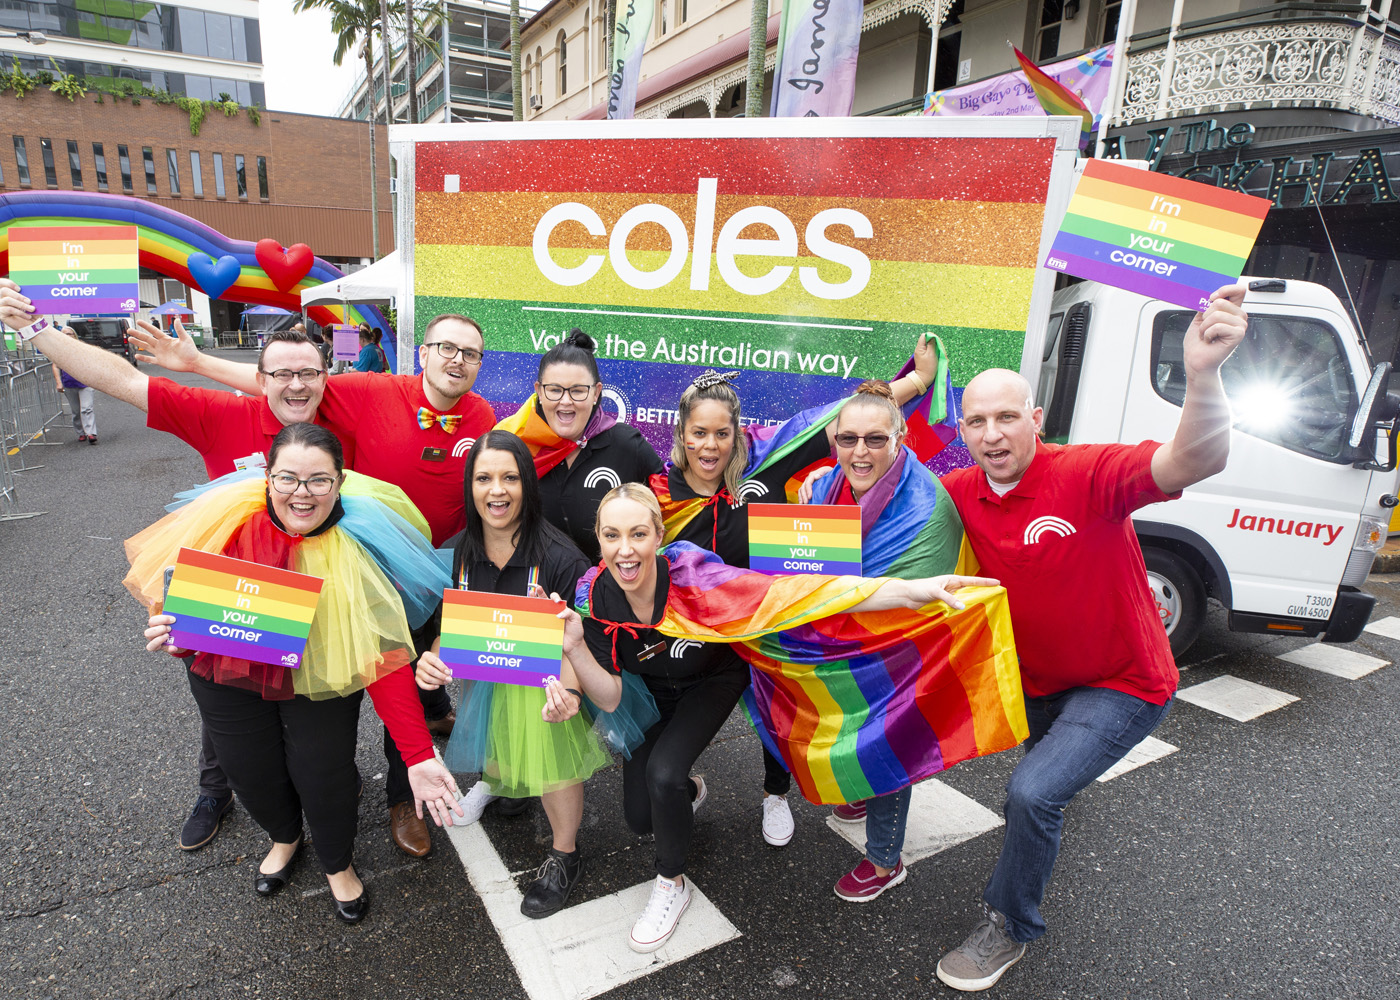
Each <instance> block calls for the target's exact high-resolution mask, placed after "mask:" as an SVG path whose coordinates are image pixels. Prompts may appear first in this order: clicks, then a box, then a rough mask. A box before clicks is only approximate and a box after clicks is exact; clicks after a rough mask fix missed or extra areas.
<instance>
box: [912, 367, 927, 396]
mask: <svg viewBox="0 0 1400 1000" xmlns="http://www.w3.org/2000/svg"><path fill="white" fill-rule="evenodd" d="M909 377H910V378H911V379H913V380H914V388H916V389H918V390H919V395H920V396H922V395H923V394H924V393H926V392H928V385H927V384H926V383H925V382H924V380H923V378H922V377H921V376H920V375H919V372H918V369H915V370H913V371H911V372H910V373H909Z"/></svg>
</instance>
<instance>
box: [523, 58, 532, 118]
mask: <svg viewBox="0 0 1400 1000" xmlns="http://www.w3.org/2000/svg"><path fill="white" fill-rule="evenodd" d="M520 78H521V80H523V81H524V83H525V111H526V113H527V114H528V113H529V111H530V98H531V97H533V96H534V94H535V63H534V60H533V59H531V58H530V55H529V53H526V54H525V71H524V72H523V73H521V74H520Z"/></svg>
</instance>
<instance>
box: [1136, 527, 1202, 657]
mask: <svg viewBox="0 0 1400 1000" xmlns="http://www.w3.org/2000/svg"><path fill="white" fill-rule="evenodd" d="M1142 558H1143V561H1144V562H1145V563H1146V564H1147V583H1148V586H1150V587H1151V588H1152V597H1153V600H1155V601H1156V603H1157V613H1158V614H1159V615H1161V617H1162V625H1163V626H1164V627H1165V628H1166V630H1167V639H1168V640H1169V641H1170V642H1171V646H1172V655H1173V656H1180V655H1181V654H1182V653H1184V652H1186V650H1187V649H1189V648H1190V646H1191V643H1193V642H1195V641H1196V636H1197V635H1199V634H1200V631H1201V625H1202V623H1203V622H1204V621H1205V615H1206V588H1205V585H1204V584H1202V583H1201V578H1200V577H1199V576H1197V575H1196V571H1195V570H1193V569H1192V568H1191V567H1190V566H1188V565H1187V564H1186V561H1185V560H1183V559H1182V558H1181V557H1180V556H1177V555H1174V554H1173V553H1171V552H1168V551H1166V550H1165V549H1153V548H1145V549H1143V550H1142Z"/></svg>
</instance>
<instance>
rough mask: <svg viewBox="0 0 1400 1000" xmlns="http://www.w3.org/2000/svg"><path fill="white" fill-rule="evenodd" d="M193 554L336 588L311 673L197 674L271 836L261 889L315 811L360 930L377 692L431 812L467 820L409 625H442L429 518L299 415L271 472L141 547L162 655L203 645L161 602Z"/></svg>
mask: <svg viewBox="0 0 1400 1000" xmlns="http://www.w3.org/2000/svg"><path fill="white" fill-rule="evenodd" d="M184 547H187V548H192V549H197V550H199V551H202V552H211V553H219V554H222V555H225V556H231V557H233V558H236V559H244V560H248V561H250V562H254V563H258V564H260V565H262V566H267V567H271V568H275V569H281V570H290V571H293V572H297V573H304V574H307V575H310V576H314V577H318V578H320V579H321V581H322V589H321V592H320V596H319V598H318V601H317V604H316V612H315V617H314V618H313V619H312V622H311V625H310V632H309V634H308V636H307V640H306V646H305V650H304V653H303V655H302V660H301V663H300V665H299V666H298V667H296V668H289V667H284V666H281V665H276V664H268V663H257V662H252V661H249V660H245V659H241V658H238V657H236V656H233V655H224V654H216V653H198V654H195V655H194V656H193V659H192V660H191V661H190V663H189V666H188V679H189V685H190V690H191V691H192V692H193V694H194V699H195V702H196V704H197V705H198V706H199V711H200V715H201V716H202V717H203V720H204V724H205V726H206V727H207V731H208V732H209V735H210V737H211V739H212V741H213V743H214V748H215V750H216V752H217V753H218V758H219V762H220V764H221V765H222V766H223V769H224V772H225V773H226V774H227V775H228V779H229V783H230V784H231V785H232V786H233V789H234V791H235V792H236V793H237V795H238V798H239V801H241V802H242V803H243V804H244V806H245V807H246V808H247V810H248V812H249V814H250V815H251V816H252V817H253V819H254V820H256V821H257V823H258V825H259V826H261V827H262V828H263V829H264V830H265V831H267V834H268V836H269V837H270V838H271V839H272V848H271V850H270V851H269V852H268V854H267V856H266V857H264V858H263V860H262V863H261V864H260V865H259V866H258V869H257V871H256V872H255V873H254V889H255V890H256V891H257V892H258V894H259V895H263V896H272V895H275V894H276V893H278V892H279V891H281V890H282V888H283V887H285V886H286V885H287V883H288V881H289V880H290V877H291V871H292V868H293V865H294V863H295V860H296V858H297V856H298V855H299V854H300V851H301V847H302V845H303V843H304V841H305V831H304V827H303V817H305V827H306V828H309V832H310V835H311V839H312V841H313V843H314V846H315V849H316V855H317V858H318V860H319V861H320V864H321V869H322V871H323V872H324V873H325V875H326V880H327V882H328V883H329V884H330V889H331V901H332V903H333V904H334V910H335V915H336V916H337V917H338V918H339V919H341V920H343V921H345V922H347V923H357V922H358V921H360V920H362V919H363V918H364V916H365V913H366V912H367V911H368V908H369V896H368V893H367V891H366V890H365V887H364V883H363V882H361V880H360V878H359V876H358V875H356V873H355V868H354V864H353V852H354V845H355V828H356V820H357V812H358V796H359V791H358V788H359V772H358V770H357V769H356V767H355V745H356V736H357V731H358V725H359V716H360V702H361V700H362V698H363V692H365V691H368V692H369V695H370V698H371V700H372V701H373V702H374V707H375V711H376V712H378V713H379V715H380V717H381V718H382V719H383V720H384V722H385V724H386V725H387V726H388V727H389V728H390V730H391V731H392V732H393V734H394V738H395V741H396V742H397V743H398V746H399V748H400V752H401V753H402V754H403V756H404V761H405V763H406V764H407V765H408V775H409V782H410V784H411V786H412V788H413V794H414V798H415V800H416V807H417V809H418V813H419V815H420V816H421V815H422V810H423V807H424V806H425V805H426V806H427V809H428V811H429V813H430V814H431V815H432V817H433V819H434V820H435V821H436V822H437V823H438V825H439V826H441V825H442V824H443V823H444V822H447V823H448V824H450V823H451V814H452V813H453V812H454V811H455V812H457V813H458V814H460V809H459V808H458V807H457V805H456V802H455V799H456V795H457V788H456V784H455V782H454V781H453V780H452V775H451V774H450V773H448V771H447V769H446V768H444V767H443V766H442V764H441V763H439V762H438V761H437V759H436V758H435V756H434V753H433V744H432V739H431V738H430V737H429V735H428V730H427V727H426V725H425V724H424V722H423V713H422V710H421V708H420V707H419V702H418V696H417V692H416V690H415V689H414V686H413V670H412V667H411V666H410V663H411V661H412V659H413V655H414V650H413V645H412V642H411V640H410V638H409V632H410V627H411V625H413V624H417V623H421V622H422V621H424V620H425V619H426V618H427V616H428V615H429V614H430V613H431V610H432V608H433V606H434V604H435V602H436V600H437V598H438V595H440V594H441V592H442V587H443V586H445V585H446V582H447V579H446V574H445V573H444V572H443V570H442V567H441V565H440V564H439V563H438V562H437V558H436V556H435V554H434V552H433V550H432V548H431V546H430V545H429V543H428V531H427V524H426V523H425V522H424V521H423V518H422V516H421V515H420V514H419V513H418V511H417V509H415V508H414V507H413V505H412V504H411V503H409V501H408V499H407V497H405V496H404V495H403V493H402V492H401V491H400V490H399V489H398V488H397V487H394V486H390V485H389V484H387V483H381V482H378V481H377V480H374V479H370V478H369V477H366V476H357V475H356V474H355V473H347V472H345V471H344V457H343V454H342V451H341V446H340V442H339V441H338V440H336V438H335V435H333V434H331V433H330V432H329V431H327V430H326V429H325V428H323V427H318V426H316V425H314V424H289V425H288V426H286V427H284V428H282V430H281V431H280V432H279V433H278V434H277V436H276V438H274V439H273V442H272V446H271V448H270V451H269V455H268V466H267V475H266V478H263V476H261V475H256V474H252V475H250V474H248V473H232V474H230V475H229V476H226V477H224V478H223V479H220V480H216V481H215V482H213V483H211V484H209V485H208V487H205V488H203V489H202V490H200V491H197V494H196V495H195V496H194V499H193V500H191V501H190V502H188V503H186V504H184V505H183V506H181V507H179V508H178V509H177V510H175V512H174V513H172V514H169V515H167V516H166V517H164V518H162V519H161V520H160V521H158V522H156V523H155V524H154V525H152V526H151V527H150V528H147V529H146V530H145V531H143V532H141V533H140V534H138V535H136V536H135V537H133V538H131V539H129V540H128V541H127V543H126V551H127V557H128V558H129V559H130V561H131V572H130V573H129V574H128V575H127V577H126V579H125V580H124V581H123V582H124V583H125V584H126V587H127V589H129V590H130V591H131V593H132V594H133V595H134V596H135V597H136V599H137V600H138V601H140V602H141V603H142V604H144V605H145V606H146V607H147V608H149V609H151V610H152V611H153V612H156V613H155V614H153V615H152V616H151V618H150V623H149V628H147V629H146V638H147V639H148V640H149V641H148V643H147V648H148V649H150V650H152V651H154V650H158V649H162V648H164V649H165V650H166V651H167V652H169V653H171V654H172V655H174V656H181V657H186V656H189V655H190V654H189V653H188V651H186V650H183V649H179V648H176V647H175V646H174V645H173V643H172V642H171V640H170V632H171V626H172V625H173V624H175V623H176V622H177V621H178V620H179V616H175V615H170V614H162V613H160V606H161V605H162V604H163V602H164V599H165V598H164V593H163V588H164V581H165V571H166V569H167V567H169V566H171V565H172V564H174V563H175V562H176V560H177V558H178V556H179V552H180V549H181V548H184ZM183 614H189V615H195V616H197V612H195V611H188V612H182V615H183Z"/></svg>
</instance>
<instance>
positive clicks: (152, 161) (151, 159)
mask: <svg viewBox="0 0 1400 1000" xmlns="http://www.w3.org/2000/svg"><path fill="white" fill-rule="evenodd" d="M141 159H142V161H143V162H144V163H145V165H146V193H147V194H155V193H156V158H155V156H154V155H153V154H152V153H151V147H150V146H142V147H141Z"/></svg>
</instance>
